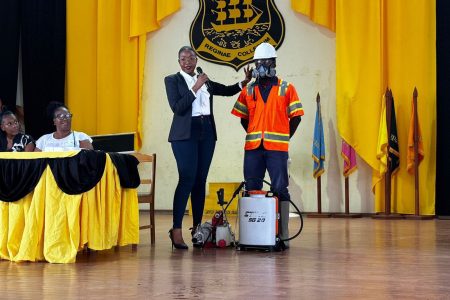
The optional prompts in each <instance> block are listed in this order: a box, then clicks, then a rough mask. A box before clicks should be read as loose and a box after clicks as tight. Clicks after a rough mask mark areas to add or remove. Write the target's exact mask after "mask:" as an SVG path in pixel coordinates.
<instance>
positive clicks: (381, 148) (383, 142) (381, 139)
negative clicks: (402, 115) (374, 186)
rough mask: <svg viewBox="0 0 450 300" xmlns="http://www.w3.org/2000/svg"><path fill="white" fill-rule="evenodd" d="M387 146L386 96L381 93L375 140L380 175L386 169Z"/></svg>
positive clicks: (380, 175)
mask: <svg viewBox="0 0 450 300" xmlns="http://www.w3.org/2000/svg"><path fill="white" fill-rule="evenodd" d="M387 147H388V135H387V121H386V98H385V96H384V95H383V99H382V100H381V115H380V127H379V129H378V142H377V159H378V161H379V163H380V164H379V167H378V174H379V177H380V179H381V177H382V176H383V175H384V174H385V173H386V170H387Z"/></svg>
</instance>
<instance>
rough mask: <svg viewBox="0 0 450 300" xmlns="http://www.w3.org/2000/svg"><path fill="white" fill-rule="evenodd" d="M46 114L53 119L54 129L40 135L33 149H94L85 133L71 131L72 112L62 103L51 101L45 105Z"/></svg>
mask: <svg viewBox="0 0 450 300" xmlns="http://www.w3.org/2000/svg"><path fill="white" fill-rule="evenodd" d="M47 114H48V116H49V118H51V119H53V124H54V125H55V126H56V131H55V132H53V133H49V134H45V135H43V136H41V137H40V138H39V139H38V140H37V141H36V149H35V150H34V151H68V150H78V149H80V148H84V149H94V147H92V139H91V138H90V137H89V136H88V135H87V134H86V133H84V132H79V131H72V114H71V113H70V111H69V109H68V108H67V107H66V106H65V105H64V104H62V103H60V102H51V103H50V104H49V105H48V107H47Z"/></svg>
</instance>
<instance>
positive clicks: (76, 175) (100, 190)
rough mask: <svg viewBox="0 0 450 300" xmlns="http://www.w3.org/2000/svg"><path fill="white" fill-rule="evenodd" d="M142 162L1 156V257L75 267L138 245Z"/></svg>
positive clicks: (78, 154) (105, 156)
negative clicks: (81, 257) (86, 255)
mask: <svg viewBox="0 0 450 300" xmlns="http://www.w3.org/2000/svg"><path fill="white" fill-rule="evenodd" d="M138 163H139V162H138V161H137V159H136V158H135V157H134V156H132V155H128V154H118V153H105V152H102V151H94V150H81V151H69V152H53V153H51V152H21V153H12V152H3V153H0V226H1V228H0V257H1V258H2V259H6V260H10V261H15V262H21V261H48V262H51V263H71V262H75V259H76V255H77V252H78V251H80V250H82V249H83V248H84V247H85V246H87V247H89V248H90V249H93V250H105V249H110V248H112V247H113V246H124V245H127V244H138V243H139V206H138V199H137V191H136V188H137V186H138V185H139V174H138V171H137V165H138Z"/></svg>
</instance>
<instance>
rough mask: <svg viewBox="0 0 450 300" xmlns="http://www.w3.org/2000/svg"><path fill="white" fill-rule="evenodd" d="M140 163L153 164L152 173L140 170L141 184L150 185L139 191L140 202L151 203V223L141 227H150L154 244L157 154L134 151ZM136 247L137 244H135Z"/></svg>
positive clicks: (140, 227) (151, 239)
mask: <svg viewBox="0 0 450 300" xmlns="http://www.w3.org/2000/svg"><path fill="white" fill-rule="evenodd" d="M132 155H134V156H135V157H136V158H137V159H138V160H139V163H140V164H147V163H150V164H151V170H152V171H151V174H148V172H145V173H144V172H140V177H141V185H149V188H148V189H146V190H145V191H144V192H139V193H138V201H139V203H149V204H150V224H149V225H143V226H139V229H140V230H142V229H147V228H150V241H151V244H152V246H153V245H154V244H155V175H156V154H155V153H153V154H150V155H148V154H143V153H139V152H135V153H132ZM133 247H135V246H133Z"/></svg>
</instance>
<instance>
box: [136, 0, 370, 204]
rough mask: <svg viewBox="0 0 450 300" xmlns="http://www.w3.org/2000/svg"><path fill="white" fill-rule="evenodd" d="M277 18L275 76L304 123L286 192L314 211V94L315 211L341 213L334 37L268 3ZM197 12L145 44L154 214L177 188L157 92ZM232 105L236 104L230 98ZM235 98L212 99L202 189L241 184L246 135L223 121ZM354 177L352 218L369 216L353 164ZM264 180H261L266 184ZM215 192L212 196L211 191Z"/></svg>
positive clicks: (365, 187)
mask: <svg viewBox="0 0 450 300" xmlns="http://www.w3.org/2000/svg"><path fill="white" fill-rule="evenodd" d="M275 2H276V4H277V6H278V9H279V10H280V12H281V14H282V15H283V17H284V20H285V24H286V36H285V39H284V42H283V44H282V46H281V47H280V48H279V49H278V51H277V55H278V59H277V74H279V75H280V77H282V78H283V79H285V80H287V81H289V82H291V83H292V84H294V86H295V87H296V89H297V92H298V94H299V96H300V98H301V100H302V103H303V108H304V110H305V116H304V117H303V118H302V122H301V124H300V126H299V128H298V130H297V132H296V134H295V136H294V137H293V138H292V139H291V144H290V157H291V159H292V163H291V168H290V175H291V181H290V191H291V198H292V200H293V201H294V202H295V203H296V204H297V206H299V208H300V209H301V210H303V211H307V212H311V211H316V210H317V196H316V193H317V192H316V180H315V179H314V178H313V177H312V168H313V167H312V165H313V162H312V158H311V149H312V139H313V130H314V118H315V111H316V104H315V103H316V102H315V99H316V95H317V92H319V93H320V96H321V103H322V118H323V123H324V135H325V143H326V164H325V170H326V171H325V173H324V174H323V175H322V211H324V212H326V211H332V212H337V211H344V187H343V184H344V179H343V177H342V175H341V174H342V158H341V156H340V146H341V139H340V137H339V135H338V133H337V126H336V125H337V124H336V66H335V44H336V39H335V34H334V33H333V32H331V31H329V30H327V29H325V28H323V27H321V26H318V25H315V24H314V23H312V22H310V21H309V19H308V18H307V17H304V16H303V15H300V14H298V13H295V12H294V11H292V9H291V8H290V1H286V0H277V1H275ZM197 10H198V1H197V0H184V1H182V8H181V10H180V11H179V12H177V13H176V14H174V15H173V16H170V17H169V18H167V19H165V20H164V21H163V24H162V25H163V26H162V28H161V29H159V30H158V31H156V32H154V33H151V34H149V35H148V37H147V55H146V62H145V72H144V85H143V110H144V115H143V134H144V137H143V139H144V141H143V148H142V151H143V152H148V153H150V152H155V153H157V156H158V158H157V161H158V163H157V179H156V180H157V184H156V201H155V205H156V209H171V208H172V197H173V193H174V190H175V187H176V184H177V181H178V175H177V170H176V164H175V159H174V157H173V154H172V150H171V147H170V143H169V142H167V137H168V133H169V129H170V124H171V120H172V111H171V110H170V108H169V105H168V102H167V97H166V93H165V88H164V77H165V76H167V75H169V74H173V73H175V72H177V71H179V69H180V68H179V65H178V62H177V54H178V50H179V48H180V47H181V46H184V45H189V28H190V25H191V23H192V21H193V20H194V17H195V15H196V13H197ZM198 65H199V66H201V67H202V68H203V70H204V72H205V73H207V74H208V75H209V77H210V78H211V79H213V80H214V81H218V82H221V83H224V84H232V83H235V82H237V81H240V80H242V79H243V78H244V73H243V71H242V70H240V71H239V73H236V71H234V69H232V68H230V67H225V66H221V65H217V64H212V63H209V62H206V61H202V60H201V59H199V62H198ZM236 97H237V96H236ZM236 97H229V98H224V97H218V96H216V97H215V98H214V101H215V104H214V115H215V119H216V125H217V131H218V142H217V145H216V151H215V154H214V158H213V162H212V165H211V169H210V173H209V177H208V181H209V182H223V181H225V182H227V181H233V182H240V181H242V180H243V176H242V160H243V144H244V138H245V133H244V131H243V129H242V127H241V126H240V123H239V119H238V118H236V117H234V116H233V115H231V114H230V111H231V109H232V107H233V104H234V102H235V100H236ZM358 167H359V169H358V171H356V173H354V174H353V175H352V176H351V177H350V210H351V212H373V207H374V205H373V195H372V193H371V188H370V186H371V170H370V168H369V167H368V165H366V164H365V163H364V162H363V161H361V160H360V159H358ZM267 179H268V177H267ZM212 192H215V191H212Z"/></svg>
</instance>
